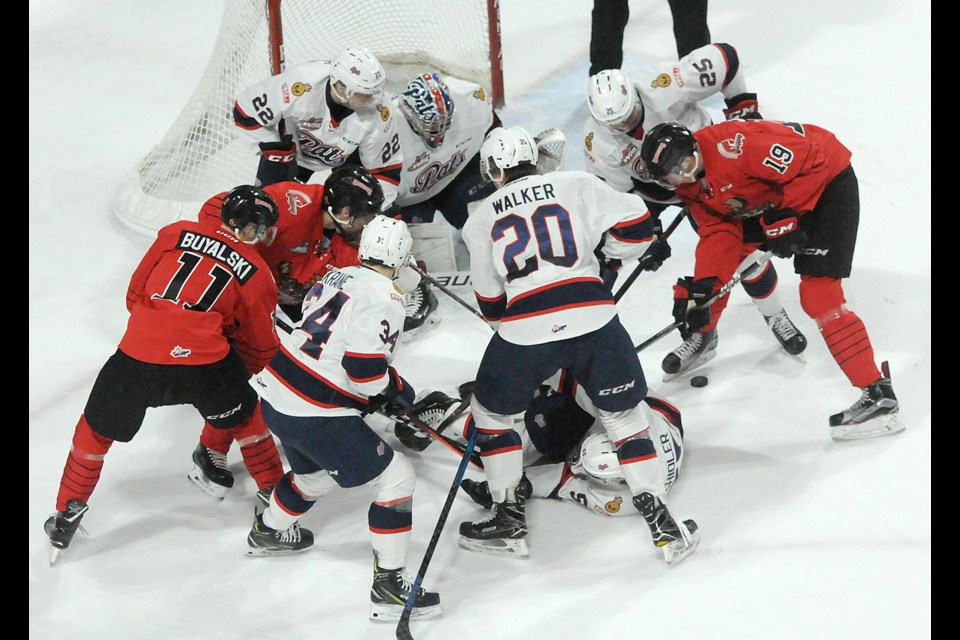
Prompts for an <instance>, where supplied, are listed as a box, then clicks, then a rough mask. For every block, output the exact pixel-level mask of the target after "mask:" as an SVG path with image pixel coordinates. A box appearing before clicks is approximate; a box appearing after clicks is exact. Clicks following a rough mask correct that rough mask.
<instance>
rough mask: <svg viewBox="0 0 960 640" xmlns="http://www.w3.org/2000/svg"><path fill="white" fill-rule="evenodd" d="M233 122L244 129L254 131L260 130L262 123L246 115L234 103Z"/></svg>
mask: <svg viewBox="0 0 960 640" xmlns="http://www.w3.org/2000/svg"><path fill="white" fill-rule="evenodd" d="M233 122H234V123H235V124H236V125H237V126H238V127H241V128H243V129H247V130H248V131H249V130H253V129H259V128H260V122H259V121H258V120H257V119H256V118H252V117H250V116H248V115H247V114H245V113H244V112H243V110H242V109H241V108H240V105H239V104H238V103H236V102H234V103H233Z"/></svg>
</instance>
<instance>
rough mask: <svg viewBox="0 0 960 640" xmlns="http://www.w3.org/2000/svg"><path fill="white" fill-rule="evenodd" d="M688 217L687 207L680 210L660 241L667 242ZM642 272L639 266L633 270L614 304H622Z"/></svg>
mask: <svg viewBox="0 0 960 640" xmlns="http://www.w3.org/2000/svg"><path fill="white" fill-rule="evenodd" d="M686 216H687V209H686V207H684V208H683V209H681V210H680V213H678V214H677V217H676V218H674V219H673V222H671V223H670V226H669V227H667V230H666V231H664V232H663V235H662V236H661V237H660V240H666V239H667V238H669V237H670V234H671V233H673V231H674V229H676V228H677V227H678V226H680V221H681V220H683V219H684V218H685V217H686ZM642 271H643V267H640V266H638V267H637V268H636V269H634V270H633V273H631V274H630V277H628V278H627V281H626V282H624V283H623V286H622V287H620V289H619V290H618V291H617V292H616V293H615V294H613V304H617V303H618V302H620V298H622V297H623V294H625V293H626V292H627V289H629V288H630V285H632V284H633V282H634V280H636V279H637V278H638V277H639V276H640V273H641V272H642Z"/></svg>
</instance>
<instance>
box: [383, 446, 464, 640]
mask: <svg viewBox="0 0 960 640" xmlns="http://www.w3.org/2000/svg"><path fill="white" fill-rule="evenodd" d="M479 433H480V431H479V429H474V430H473V433H472V434H470V440H468V441H467V449H466V451H464V453H463V458H461V459H460V467H459V468H458V469H457V475H456V476H455V477H454V478H453V484H452V485H450V491H448V492H447V501H446V502H444V503H443V509H441V510H440V517H439V518H437V526H435V527H434V528H433V536H431V538H430V544H428V545H427V550H426V552H424V554H423V562H421V563H420V570H419V571H418V572H417V577H416V579H415V580H414V581H413V585H411V587H410V595H408V596H407V604H406V605H405V606H404V607H403V613H401V614H400V622H398V623H397V640H413V636H412V635H411V634H410V614H411V612H412V611H413V604H414V602H416V600H417V591H419V590H420V584H421V583H422V582H423V576H424V575H426V573H427V567H428V566H429V565H430V559H431V558H433V552H434V550H435V549H436V548H437V542H438V541H439V540H440V532H441V531H442V530H443V525H445V524H446V522H447V516H448V515H449V514H450V507H451V506H452V505H453V499H454V498H455V497H456V496H457V489H459V488H460V482H462V481H463V474H464V472H466V470H467V461H468V460H470V456H471V455H472V454H473V448H474V446H475V445H476V444H477V436H478V435H479Z"/></svg>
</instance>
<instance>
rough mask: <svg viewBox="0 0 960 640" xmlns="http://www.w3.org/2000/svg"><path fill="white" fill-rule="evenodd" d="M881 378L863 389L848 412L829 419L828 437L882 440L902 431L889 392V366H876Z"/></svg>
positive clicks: (902, 427) (894, 395)
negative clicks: (876, 438) (881, 437)
mask: <svg viewBox="0 0 960 640" xmlns="http://www.w3.org/2000/svg"><path fill="white" fill-rule="evenodd" d="M880 370H881V373H882V375H883V377H882V378H880V379H879V380H877V381H876V382H874V383H873V384H872V385H870V386H869V387H864V388H863V389H862V391H861V394H860V399H859V400H857V401H856V402H854V403H853V405H852V406H850V408H849V409H846V410H844V411H841V412H840V413H835V414H833V415H832V416H830V427H831V428H830V436H831V437H832V438H833V439H834V440H859V439H861V438H872V437H875V436H886V435H890V434H893V433H899V432H900V431H903V430H904V428H905V426H904V425H902V424H900V420H899V413H900V403H899V401H897V396H896V394H895V393H894V392H893V382H892V381H891V380H890V365H889V363H887V362H884V363H883V364H882V365H880Z"/></svg>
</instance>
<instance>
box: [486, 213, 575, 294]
mask: <svg viewBox="0 0 960 640" xmlns="http://www.w3.org/2000/svg"><path fill="white" fill-rule="evenodd" d="M511 231H512V232H513V236H514V240H513V241H512V242H510V243H509V244H508V245H507V246H506V247H505V248H504V250H503V264H504V266H505V267H506V268H507V281H508V282H509V281H511V280H513V279H515V278H522V277H524V276H526V275H529V274H531V273H533V272H534V271H536V270H537V269H539V268H540V260H545V261H546V262H549V263H550V264H555V265H557V266H558V267H571V266H573V265H574V264H575V263H576V262H577V259H578V258H579V253H578V252H577V243H576V240H575V239H574V236H573V226H572V225H571V223H570V212H568V211H567V210H566V209H564V208H563V207H561V206H560V205H558V204H545V205H542V206H539V207H537V210H536V211H534V212H533V215H532V216H530V220H527V219H526V218H523V217H521V216H518V215H516V214H513V213H511V214H510V215H507V216H504V217H502V218H500V219H499V220H497V221H496V222H495V223H494V225H493V234H492V235H493V241H494V242H497V241H498V240H502V239H503V238H505V237H507V234H508V233H509V232H511ZM558 244H559V246H557V245H558ZM531 245H534V246H532V247H531ZM531 253H532V254H533V255H529V254H531ZM524 255H527V256H528V257H526V258H522V256H524Z"/></svg>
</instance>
